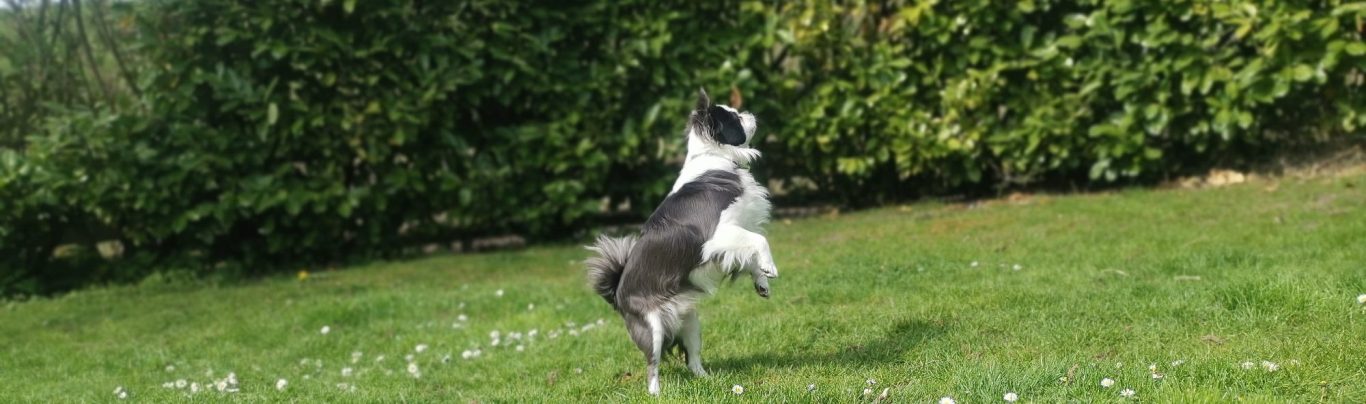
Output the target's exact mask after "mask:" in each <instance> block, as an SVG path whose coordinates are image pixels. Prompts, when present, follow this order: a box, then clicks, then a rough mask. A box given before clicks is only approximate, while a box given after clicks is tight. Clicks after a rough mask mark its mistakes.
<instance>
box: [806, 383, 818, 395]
mask: <svg viewBox="0 0 1366 404" xmlns="http://www.w3.org/2000/svg"><path fill="white" fill-rule="evenodd" d="M813 391H816V385H815V384H808V385H806V392H808V393H810V392H813Z"/></svg>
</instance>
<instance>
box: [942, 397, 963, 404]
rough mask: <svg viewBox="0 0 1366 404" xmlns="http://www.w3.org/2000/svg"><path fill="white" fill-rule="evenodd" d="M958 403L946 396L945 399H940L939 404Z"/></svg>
mask: <svg viewBox="0 0 1366 404" xmlns="http://www.w3.org/2000/svg"><path fill="white" fill-rule="evenodd" d="M957 403H958V402H957V401H953V397H948V396H945V397H940V398H939V404H957Z"/></svg>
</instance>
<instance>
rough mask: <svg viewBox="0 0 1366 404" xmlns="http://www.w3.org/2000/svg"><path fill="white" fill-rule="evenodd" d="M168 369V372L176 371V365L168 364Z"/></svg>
mask: <svg viewBox="0 0 1366 404" xmlns="http://www.w3.org/2000/svg"><path fill="white" fill-rule="evenodd" d="M166 371H167V372H174V371H175V365H166Z"/></svg>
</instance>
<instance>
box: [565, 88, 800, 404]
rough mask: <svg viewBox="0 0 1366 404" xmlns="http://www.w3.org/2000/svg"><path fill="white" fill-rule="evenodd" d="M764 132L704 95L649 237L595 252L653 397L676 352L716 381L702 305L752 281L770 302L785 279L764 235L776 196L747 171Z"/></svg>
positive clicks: (614, 242)
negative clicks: (730, 285)
mask: <svg viewBox="0 0 1366 404" xmlns="http://www.w3.org/2000/svg"><path fill="white" fill-rule="evenodd" d="M732 95H733V97H732V99H733V100H735V99H738V93H734V94H732ZM732 103H733V104H738V102H734V101H733V102H732ZM756 125H757V123H756V122H755V119H754V115H752V114H750V113H748V112H740V111H737V110H736V109H735V108H731V107H729V106H725V105H713V104H712V103H711V99H710V98H709V97H708V96H707V92H706V90H705V89H701V90H699V91H698V97H697V104H696V107H695V108H694V109H693V111H692V112H691V114H690V117H689V119H688V124H687V129H686V132H687V139H688V155H687V159H686V160H685V161H684V163H683V169H682V170H681V171H680V172H679V174H678V180H677V181H675V182H674V185H673V189H672V190H671V191H670V192H669V195H668V196H667V197H665V198H664V202H663V203H660V205H659V206H658V207H657V208H656V209H655V211H654V213H653V214H651V215H650V218H649V219H648V220H647V221H646V222H645V224H644V225H643V226H642V227H641V231H640V234H639V235H636V236H627V237H622V238H611V237H606V236H599V237H598V239H597V242H596V243H595V244H594V245H592V246H589V247H588V249H589V250H591V251H594V252H596V253H597V255H596V256H595V257H591V258H589V259H588V260H587V261H586V264H587V266H588V278H589V284H590V286H592V288H593V289H594V290H595V291H596V292H597V294H598V295H601V296H602V298H603V299H604V300H606V301H607V303H608V304H611V305H612V307H613V308H615V309H616V311H617V312H618V313H620V314H621V318H622V319H623V320H624V321H625V323H626V331H627V333H628V334H630V336H631V341H633V342H635V344H636V347H638V348H640V351H641V352H642V353H644V354H645V361H646V364H647V369H648V374H649V392H650V394H651V395H659V390H660V388H659V362H660V359H661V357H662V356H663V354H664V353H665V352H666V350H669V349H674V348H678V347H681V348H682V349H683V351H684V354H685V355H686V356H687V362H688V369H689V370H691V371H692V373H693V374H694V375H696V376H699V377H700V376H706V375H707V371H706V370H705V369H704V368H703V367H702V324H701V322H700V320H699V319H698V315H697V307H696V304H697V301H698V300H699V299H701V298H703V297H705V296H707V295H710V294H712V293H714V292H715V291H716V288H717V286H718V285H719V284H720V283H721V282H722V281H723V280H726V279H727V278H729V279H732V280H733V279H735V278H736V277H738V276H740V275H742V274H744V273H748V274H749V275H750V278H751V279H752V280H753V281H754V290H755V292H756V293H757V294H758V295H759V296H760V297H763V298H768V297H769V294H770V290H769V282H768V280H769V278H776V277H778V267H777V265H775V264H774V263H773V254H772V253H771V252H770V251H769V244H768V239H767V238H765V237H764V236H763V234H762V231H763V226H764V225H765V224H766V223H767V222H768V217H769V210H770V209H771V204H770V203H769V201H768V190H767V189H765V188H764V187H763V186H760V185H759V184H758V183H757V182H755V180H754V176H753V175H751V174H750V172H749V169H748V168H746V167H748V164H749V163H751V162H753V161H754V160H755V159H758V158H759V151H758V150H755V149H754V148H753V147H751V145H750V144H749V141H750V139H751V138H753V136H754V131H755V129H756Z"/></svg>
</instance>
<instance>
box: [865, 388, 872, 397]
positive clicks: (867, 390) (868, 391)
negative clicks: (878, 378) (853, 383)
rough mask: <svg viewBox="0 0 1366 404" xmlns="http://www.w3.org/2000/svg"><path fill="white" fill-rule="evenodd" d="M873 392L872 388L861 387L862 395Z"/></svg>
mask: <svg viewBox="0 0 1366 404" xmlns="http://www.w3.org/2000/svg"><path fill="white" fill-rule="evenodd" d="M869 394H873V389H863V395H865V396H866V395H869Z"/></svg>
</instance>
